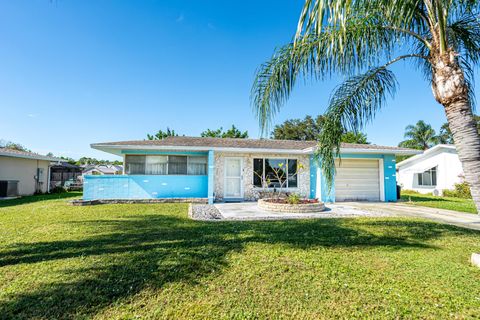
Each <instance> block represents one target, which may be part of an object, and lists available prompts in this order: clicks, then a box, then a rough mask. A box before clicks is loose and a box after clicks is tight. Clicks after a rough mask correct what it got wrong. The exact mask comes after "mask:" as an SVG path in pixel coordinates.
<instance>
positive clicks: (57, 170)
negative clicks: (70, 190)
mask: <svg viewBox="0 0 480 320" xmlns="http://www.w3.org/2000/svg"><path fill="white" fill-rule="evenodd" d="M81 175H82V168H81V167H80V166H77V165H74V164H71V163H68V162H65V161H62V162H60V163H57V164H55V165H52V166H51V168H50V188H51V189H53V188H55V187H65V186H68V185H69V184H71V183H75V182H76V181H77V178H78V177H79V176H81Z"/></svg>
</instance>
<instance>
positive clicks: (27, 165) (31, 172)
mask: <svg viewBox="0 0 480 320" xmlns="http://www.w3.org/2000/svg"><path fill="white" fill-rule="evenodd" d="M59 161H61V159H58V158H54V157H48V156H43V155H40V154H37V153H33V152H26V151H18V150H13V149H8V148H0V197H10V196H17V195H21V196H26V195H32V194H34V193H38V192H42V193H45V192H49V191H50V183H49V178H50V168H51V163H52V162H54V163H55V162H59Z"/></svg>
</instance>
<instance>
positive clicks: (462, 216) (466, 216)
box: [344, 202, 480, 230]
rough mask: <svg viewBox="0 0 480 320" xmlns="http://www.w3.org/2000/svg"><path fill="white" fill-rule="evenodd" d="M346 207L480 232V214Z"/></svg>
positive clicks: (382, 205)
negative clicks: (420, 219)
mask: <svg viewBox="0 0 480 320" xmlns="http://www.w3.org/2000/svg"><path fill="white" fill-rule="evenodd" d="M344 205H348V206H351V207H353V208H355V209H357V210H365V211H369V212H377V213H388V214H389V215H392V216H404V217H405V216H406V217H416V218H425V219H430V220H433V221H437V222H441V223H446V224H452V225H455V226H459V227H464V228H468V229H474V230H480V215H478V214H472V213H463V212H458V211H451V210H444V209H437V208H428V207H421V206H415V205H409V204H405V203H386V202H349V203H344Z"/></svg>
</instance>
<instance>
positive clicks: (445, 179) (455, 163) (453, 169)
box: [397, 149, 463, 195]
mask: <svg viewBox="0 0 480 320" xmlns="http://www.w3.org/2000/svg"><path fill="white" fill-rule="evenodd" d="M435 166H436V167H437V185H436V186H419V185H418V178H417V175H416V173H417V172H416V171H418V170H423V169H429V168H433V167H435ZM397 180H398V182H399V183H400V185H401V186H402V188H403V189H407V190H414V191H417V192H420V193H433V194H435V195H441V194H442V192H443V190H444V189H453V188H454V185H455V184H456V183H461V182H462V181H463V169H462V164H461V163H460V160H459V159H458V155H457V153H456V151H455V150H452V149H439V150H438V151H437V152H434V153H432V154H429V155H425V156H423V157H419V158H418V159H417V160H415V161H412V162H410V163H408V164H406V165H404V166H400V167H399V168H398V173H397Z"/></svg>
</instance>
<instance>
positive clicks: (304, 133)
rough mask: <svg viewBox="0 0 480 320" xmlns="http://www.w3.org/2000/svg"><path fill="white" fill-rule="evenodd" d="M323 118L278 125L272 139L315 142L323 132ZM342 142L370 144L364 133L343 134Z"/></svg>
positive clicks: (292, 121) (297, 120)
mask: <svg viewBox="0 0 480 320" xmlns="http://www.w3.org/2000/svg"><path fill="white" fill-rule="evenodd" d="M322 125H323V116H321V115H320V116H317V117H316V118H315V120H314V119H313V118H312V117H311V116H306V117H305V118H304V119H303V120H301V119H290V120H286V121H285V122H283V123H282V124H279V125H276V126H275V128H274V129H273V131H272V133H271V137H272V139H279V140H301V141H313V140H316V139H317V138H318V136H319V135H320V132H321V131H322ZM342 142H347V143H361V144H368V143H369V142H368V141H367V135H366V134H364V133H361V132H359V133H354V132H345V133H342Z"/></svg>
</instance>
